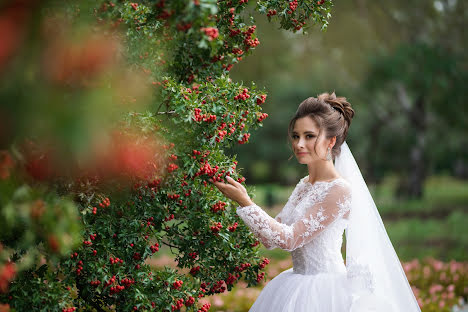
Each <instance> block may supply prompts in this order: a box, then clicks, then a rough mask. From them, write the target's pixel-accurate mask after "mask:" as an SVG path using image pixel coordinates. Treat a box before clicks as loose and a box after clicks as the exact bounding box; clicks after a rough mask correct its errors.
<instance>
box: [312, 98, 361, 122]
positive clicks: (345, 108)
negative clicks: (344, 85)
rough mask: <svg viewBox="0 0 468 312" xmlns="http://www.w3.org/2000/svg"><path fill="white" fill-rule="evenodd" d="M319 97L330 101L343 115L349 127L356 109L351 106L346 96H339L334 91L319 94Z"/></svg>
mask: <svg viewBox="0 0 468 312" xmlns="http://www.w3.org/2000/svg"><path fill="white" fill-rule="evenodd" d="M318 98H319V99H320V100H323V101H324V102H326V103H328V104H329V105H330V106H331V107H332V108H333V109H335V110H336V111H337V112H339V113H340V114H341V115H343V117H344V119H345V120H346V122H347V123H348V127H349V125H350V124H351V120H352V119H353V117H354V109H353V108H352V107H351V104H350V103H349V102H348V101H347V100H346V98H345V97H342V96H340V97H337V96H336V94H335V92H333V93H332V94H329V93H322V94H320V95H319V96H318Z"/></svg>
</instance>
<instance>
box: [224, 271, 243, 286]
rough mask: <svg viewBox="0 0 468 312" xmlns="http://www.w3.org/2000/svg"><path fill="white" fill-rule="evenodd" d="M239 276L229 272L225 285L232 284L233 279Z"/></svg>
mask: <svg viewBox="0 0 468 312" xmlns="http://www.w3.org/2000/svg"><path fill="white" fill-rule="evenodd" d="M239 277H240V275H239V274H236V275H233V274H231V273H229V276H228V277H227V278H226V284H227V285H232V284H234V282H235V281H237V279H238V278H239Z"/></svg>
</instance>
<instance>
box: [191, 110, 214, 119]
mask: <svg viewBox="0 0 468 312" xmlns="http://www.w3.org/2000/svg"><path fill="white" fill-rule="evenodd" d="M193 111H194V114H195V116H194V117H193V120H195V121H206V122H214V121H215V120H216V115H211V114H210V115H207V114H203V115H201V111H202V110H201V108H195V109H194V110H193Z"/></svg>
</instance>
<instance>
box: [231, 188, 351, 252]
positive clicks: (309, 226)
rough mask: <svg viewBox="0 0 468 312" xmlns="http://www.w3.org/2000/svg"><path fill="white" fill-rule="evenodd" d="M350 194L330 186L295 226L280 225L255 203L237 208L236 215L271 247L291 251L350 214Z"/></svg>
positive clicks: (344, 189)
mask: <svg viewBox="0 0 468 312" xmlns="http://www.w3.org/2000/svg"><path fill="white" fill-rule="evenodd" d="M350 200H351V194H350V189H349V187H348V186H347V185H344V184H335V185H333V186H331V187H330V189H329V190H328V193H327V195H325V198H324V199H323V200H322V201H321V202H320V203H316V204H314V205H312V206H311V207H309V208H308V209H307V210H306V212H305V214H304V216H303V218H301V219H300V220H298V221H297V222H295V223H294V224H292V225H286V224H282V223H279V222H278V221H276V220H275V219H273V218H272V217H270V216H269V215H268V214H267V213H266V212H265V211H264V210H262V209H261V208H260V207H258V206H257V205H255V204H252V205H249V206H245V207H238V208H237V214H238V215H239V216H240V217H241V218H242V220H244V222H245V223H246V225H247V226H248V227H249V228H250V229H251V231H252V232H253V233H254V234H255V235H256V236H257V237H258V238H259V239H260V240H261V241H262V242H264V244H265V243H266V245H268V246H269V247H270V248H272V247H279V248H281V249H284V250H287V251H292V250H294V249H296V248H300V247H302V246H304V245H305V244H307V243H308V242H310V241H311V240H312V239H313V238H314V237H316V236H317V235H318V234H320V233H321V232H322V231H323V230H325V229H326V228H327V227H328V226H329V225H330V224H332V223H333V222H334V221H335V220H337V219H339V218H341V217H343V216H345V215H346V214H348V213H349V207H350Z"/></svg>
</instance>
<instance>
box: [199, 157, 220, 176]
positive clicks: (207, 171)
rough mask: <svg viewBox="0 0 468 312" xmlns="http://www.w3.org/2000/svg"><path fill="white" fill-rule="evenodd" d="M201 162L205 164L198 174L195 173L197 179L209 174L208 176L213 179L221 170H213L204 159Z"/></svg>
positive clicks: (217, 167)
mask: <svg viewBox="0 0 468 312" xmlns="http://www.w3.org/2000/svg"><path fill="white" fill-rule="evenodd" d="M200 162H202V163H203V166H202V167H200V169H199V170H198V172H196V173H195V176H196V177H197V176H199V175H202V174H207V175H208V176H210V177H212V176H214V175H215V174H216V172H217V171H218V169H219V166H215V167H214V168H211V165H210V164H209V163H208V162H207V161H204V160H203V159H202V160H200Z"/></svg>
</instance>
